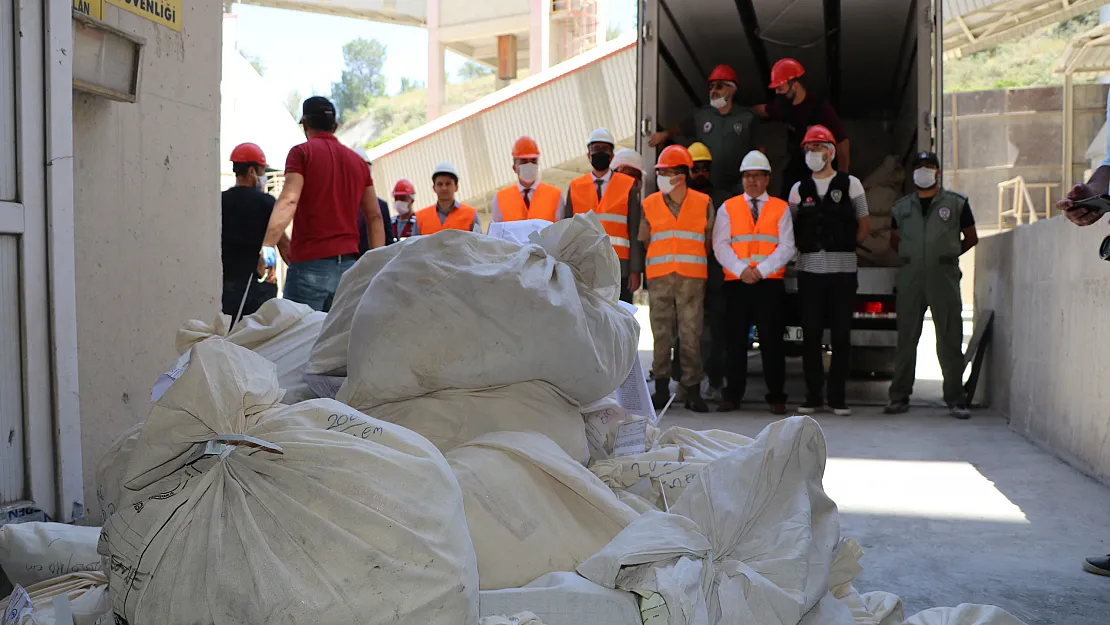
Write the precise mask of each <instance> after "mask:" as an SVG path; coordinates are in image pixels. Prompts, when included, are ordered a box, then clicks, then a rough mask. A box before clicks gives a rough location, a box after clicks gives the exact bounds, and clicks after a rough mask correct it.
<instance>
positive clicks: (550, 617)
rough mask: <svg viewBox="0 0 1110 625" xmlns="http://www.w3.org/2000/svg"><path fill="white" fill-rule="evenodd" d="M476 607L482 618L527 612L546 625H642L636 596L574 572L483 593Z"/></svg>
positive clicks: (554, 574) (556, 574)
mask: <svg viewBox="0 0 1110 625" xmlns="http://www.w3.org/2000/svg"><path fill="white" fill-rule="evenodd" d="M478 607H479V609H480V610H481V615H482V616H483V617H486V616H496V615H498V614H517V613H520V612H524V611H525V610H527V611H529V612H532V613H533V614H535V615H536V616H537V617H538V618H539V619H540V620H541V621H543V622H544V624H545V625H643V623H642V621H641V620H640V606H639V602H638V601H637V599H636V596H635V595H633V594H632V593H630V592H625V591H622V590H611V589H609V588H605V587H603V586H599V585H598V584H595V583H593V582H591V581H590V580H588V579H586V578H584V577H581V576H579V575H577V574H575V573H549V574H547V575H544V576H543V577H541V578H539V579H537V580H535V581H533V582H531V583H529V584H528V585H527V586H524V587H523V588H506V589H504V590H483V591H482V592H481V593H480V598H479V599H478Z"/></svg>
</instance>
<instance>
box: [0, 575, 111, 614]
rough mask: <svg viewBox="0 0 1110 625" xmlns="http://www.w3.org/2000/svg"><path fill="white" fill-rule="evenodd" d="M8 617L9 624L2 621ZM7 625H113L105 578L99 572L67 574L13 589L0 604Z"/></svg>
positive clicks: (106, 579) (0, 612)
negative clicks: (110, 624) (111, 624)
mask: <svg viewBox="0 0 1110 625" xmlns="http://www.w3.org/2000/svg"><path fill="white" fill-rule="evenodd" d="M5 617H6V618H10V619H11V621H7V620H4V619H5ZM0 622H2V623H4V624H5V625H7V624H8V623H9V622H10V623H11V624H12V625H108V624H109V623H114V622H115V619H113V618H112V602H111V601H109V599H108V578H107V577H105V575H104V573H101V572H99V571H94V572H89V573H70V574H68V575H63V576H61V577H55V578H53V579H48V580H45V581H41V582H38V583H36V584H32V585H30V586H28V587H26V588H16V589H15V591H14V592H13V593H12V595H11V597H9V598H8V599H7V600H5V601H0Z"/></svg>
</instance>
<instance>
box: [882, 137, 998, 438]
mask: <svg viewBox="0 0 1110 625" xmlns="http://www.w3.org/2000/svg"><path fill="white" fill-rule="evenodd" d="M940 178H941V177H940V159H938V158H937V155H936V154H934V153H932V152H922V153H921V154H918V155H917V157H916V159H915V161H914V165H913V182H914V186H915V187H917V192H916V193H911V194H910V195H907V196H906V197H904V198H902V199H900V200H898V201H897V202H895V204H894V209H893V211H892V213H893V214H892V222H891V228H892V230H893V232H892V234H891V238H890V245H891V247H892V248H894V250H895V251H896V252H897V253H898V256H899V258H900V259H901V261H902V268H901V269H900V270H899V272H898V291H897V294H898V350H897V353H896V354H895V360H894V379H893V380H892V381H891V383H890V403H889V404H887V407H886V410H885V412H886V413H887V414H900V413H903V412H906V411H907V410H909V406H910V394H911V393H913V382H914V369H915V367H916V364H917V343H918V340H920V338H921V324H922V321H923V319H924V317H925V308H926V307H928V308H929V309H931V310H932V313H933V325H934V326H935V327H936V335H937V358H938V359H939V360H940V368H941V372H942V373H943V374H944V401H945V403H946V404H947V405H948V409H949V413H950V414H951V415H952V416H953V417H956V418H957V419H967V418H969V417H970V416H971V413H970V412H968V410H967V399H966V397H965V396H964V391H963V371H964V354H963V318H962V312H963V304H962V302H961V300H960V275H961V274H960V261H959V259H960V255H961V254H963V253H964V252H966V251H968V250H969V249H971V248H972V247H974V246H975V244H976V243H978V242H979V235H978V234H977V233H976V232H975V218H974V216H972V214H971V206H970V205H969V204H968V201H967V196H966V195H963V194H962V193H957V192H955V191H949V190H947V189H944V188H942V187H941V186H940Z"/></svg>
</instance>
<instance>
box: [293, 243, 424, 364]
mask: <svg viewBox="0 0 1110 625" xmlns="http://www.w3.org/2000/svg"><path fill="white" fill-rule="evenodd" d="M421 238H423V237H421ZM414 240H415V239H413V238H411V237H406V238H404V239H401V240H400V241H397V242H396V243H394V244H393V245H386V246H385V247H379V248H377V249H373V250H370V251H368V252H366V253H365V254H363V255H362V257H361V258H359V259H358V262H356V263H355V264H354V266H353V267H351V268H350V269H348V270H347V271H345V272H344V273H343V276H342V277H341V278H339V286H338V287H336V289H335V295H334V296H333V297H332V301H331V310H330V311H328V315H327V318H326V319H324V324H323V327H321V329H320V336H319V338H317V339H316V344H315V345H313V346H312V354H311V356H309V359H308V364H307V365H306V366H305V375H329V376H338V377H344V376H346V375H347V344H348V342H349V341H350V336H351V323H352V322H353V321H354V319H355V309H356V308H358V302H359V300H361V299H362V294H363V293H365V292H366V288H367V287H368V286H370V281H371V280H373V279H374V276H376V275H378V272H379V271H381V270H382V267H385V265H386V263H388V262H389V261H391V260H393V258H394V257H396V256H397V255H398V254H400V253H401V250H402V249H404V247H405V246H406V245H409V243H411V242H412V241H414ZM411 330H412V329H411V328H410V329H409V330H408V331H406V332H405V333H404V334H403V335H400V336H398V337H397V338H398V340H402V339H403V337H405V336H408V334H409V332H410V331H411Z"/></svg>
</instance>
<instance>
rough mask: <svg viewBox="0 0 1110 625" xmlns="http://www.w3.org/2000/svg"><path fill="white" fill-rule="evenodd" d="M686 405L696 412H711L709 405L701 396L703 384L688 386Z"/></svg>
mask: <svg viewBox="0 0 1110 625" xmlns="http://www.w3.org/2000/svg"><path fill="white" fill-rule="evenodd" d="M686 407H687V408H688V409H690V410H693V411H694V412H709V406H708V405H707V404H706V403H705V400H704V399H702V397H701V385H700V384H694V385H692V386H688V387H686Z"/></svg>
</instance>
